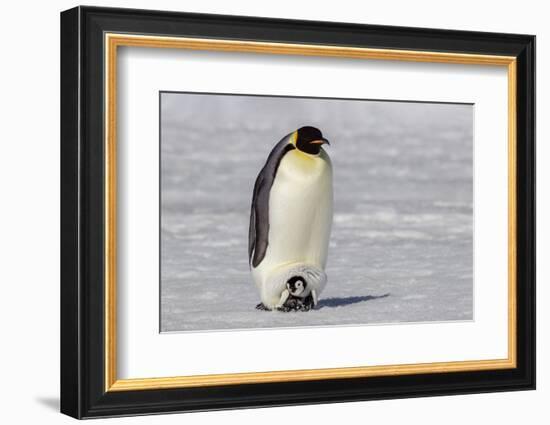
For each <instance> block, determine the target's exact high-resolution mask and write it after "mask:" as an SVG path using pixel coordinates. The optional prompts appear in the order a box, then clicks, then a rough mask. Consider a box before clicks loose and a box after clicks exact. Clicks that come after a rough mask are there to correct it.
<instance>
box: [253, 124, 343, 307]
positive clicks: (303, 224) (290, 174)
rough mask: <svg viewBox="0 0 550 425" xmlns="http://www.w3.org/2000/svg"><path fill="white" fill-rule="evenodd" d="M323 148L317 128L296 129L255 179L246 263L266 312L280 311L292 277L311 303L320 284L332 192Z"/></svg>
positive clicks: (323, 268) (316, 297)
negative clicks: (302, 283) (305, 290)
mask: <svg viewBox="0 0 550 425" xmlns="http://www.w3.org/2000/svg"><path fill="white" fill-rule="evenodd" d="M324 144H330V143H329V141H328V140H327V139H325V138H324V137H323V134H322V133H321V131H320V130H319V129H317V128H315V127H311V126H305V127H301V128H299V129H298V130H296V131H293V132H292V133H290V134H287V135H286V136H285V137H283V138H282V140H281V141H280V142H279V143H277V144H276V145H275V147H274V148H273V149H272V151H271V153H270V154H269V156H268V158H267V161H266V163H265V165H264V166H263V168H262V169H261V171H260V173H259V174H258V177H257V178H256V182H255V184H254V192H253V195H252V206H251V209H250V226H249V238H248V258H249V263H250V269H251V272H252V279H253V281H254V283H255V284H256V287H257V288H258V290H259V293H260V298H261V301H262V304H263V305H262V304H260V306H261V307H264V308H265V309H267V310H274V309H277V308H280V307H282V306H283V304H284V302H285V300H286V298H288V295H287V292H286V291H285V289H286V288H287V287H286V284H287V282H288V281H289V279H290V278H292V277H294V276H296V277H301V278H303V279H304V280H305V282H306V284H307V287H308V291H310V292H311V295H312V297H311V298H312V299H313V300H314V303H315V304H317V300H318V297H319V294H320V293H321V291H322V290H323V289H324V286H325V284H326V281H327V277H326V274H325V272H324V270H325V266H326V262H327V254H328V245H329V238H330V231H331V227H332V208H333V190H332V164H331V161H330V158H329V156H328V154H327V153H326V151H325V150H324V149H323V145H324ZM285 296H286V298H285Z"/></svg>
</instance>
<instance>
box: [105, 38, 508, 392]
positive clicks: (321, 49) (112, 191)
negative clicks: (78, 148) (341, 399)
mask: <svg viewBox="0 0 550 425" xmlns="http://www.w3.org/2000/svg"><path fill="white" fill-rule="evenodd" d="M104 43H105V44H104V45H105V81H106V83H105V134H104V136H105V140H104V143H105V188H104V189H105V235H104V236H105V276H104V277H105V391H129V390H149V389H161V388H162V389H166V388H182V387H201V386H214V385H237V384H251V383H267V382H285V381H309V380H320V379H338V378H357V377H374V376H388V375H410V374H415V373H444V372H459V371H481V370H496V369H510V368H515V367H516V326H517V323H516V285H517V282H516V247H517V234H516V202H517V196H516V149H517V148H516V143H517V141H516V85H517V76H516V58H515V57H513V56H494V55H476V54H462V53H444V52H427V51H412V50H390V49H370V48H358V47H340V46H328V45H309V44H288V43H267V42H256V41H235V40H216V39H200V38H180V37H160V36H148V35H128V34H116V33H106V34H105V39H104ZM119 46H133V47H150V48H170V49H190V50H209V51H230V52H248V53H263V54H282V55H302V56H325V57H342V58H356V59H376V60H392V61H393V60H397V61H408V62H433V63H452V64H468V65H494V66H504V67H506V68H507V72H508V357H507V358H505V359H495V360H470V361H455V362H436V363H416V364H400V365H382V366H362V367H343V368H327V369H305V370H288V371H270V372H247V373H230V374H215V375H192V376H175V377H163V378H143V379H141V378H140V379H118V378H117V371H116V364H117V350H116V347H117V338H116V335H117V323H116V305H117V304H116V303H117V301H116V277H117V272H116V265H117V255H116V254H117V252H116V251H117V244H116V219H117V217H116V211H117V204H116V199H117V198H116V187H117V181H116V163H117V157H116V136H117V132H116V123H117V119H116V117H117V111H116V105H117V103H116V99H117V48H118V47H119Z"/></svg>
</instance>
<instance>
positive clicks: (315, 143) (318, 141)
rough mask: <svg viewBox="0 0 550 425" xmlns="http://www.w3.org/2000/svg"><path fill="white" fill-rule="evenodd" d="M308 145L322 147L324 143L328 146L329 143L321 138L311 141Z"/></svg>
mask: <svg viewBox="0 0 550 425" xmlns="http://www.w3.org/2000/svg"><path fill="white" fill-rule="evenodd" d="M309 143H311V144H313V145H324V144H325V143H326V144H327V145H329V146H330V142H329V141H328V140H327V139H325V138H324V137H322V138H321V139H319V140H313V141H312V142H309Z"/></svg>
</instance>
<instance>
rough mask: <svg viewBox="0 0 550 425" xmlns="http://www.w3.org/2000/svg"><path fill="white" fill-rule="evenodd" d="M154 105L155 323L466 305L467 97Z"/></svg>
mask: <svg viewBox="0 0 550 425" xmlns="http://www.w3.org/2000/svg"><path fill="white" fill-rule="evenodd" d="M159 106H160V111H159V115H160V116H159V123H160V124H159V129H160V143H159V144H160V167H159V168H160V200H159V201H160V247H161V248H160V331H161V332H189V331H221V330H240V329H247V330H251V329H266V328H292V327H317V326H322V327H328V326H344V325H347V326H351V325H369V324H400V323H424V322H446V321H471V320H473V319H474V311H473V293H474V279H473V255H474V252H473V228H474V222H473V221H474V220H473V187H474V185H473V164H474V156H473V143H474V140H473V132H474V130H473V125H474V110H475V109H474V105H473V104H465V103H441V102H414V101H399V100H395V101H387V100H376V99H340V98H321V97H290V96H269V95H252V94H227V93H198V92H172V91H162V92H160V93H159Z"/></svg>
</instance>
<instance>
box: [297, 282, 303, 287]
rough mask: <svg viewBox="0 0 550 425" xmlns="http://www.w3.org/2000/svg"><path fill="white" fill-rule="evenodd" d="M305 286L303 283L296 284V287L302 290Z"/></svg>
mask: <svg viewBox="0 0 550 425" xmlns="http://www.w3.org/2000/svg"><path fill="white" fill-rule="evenodd" d="M303 285H304V284H303V283H302V282H298V283H296V286H297V287H298V288H301V287H302V286H303Z"/></svg>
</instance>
